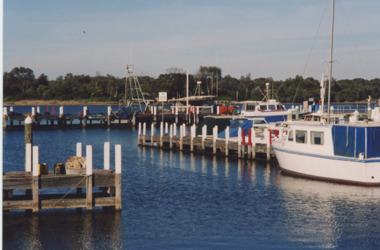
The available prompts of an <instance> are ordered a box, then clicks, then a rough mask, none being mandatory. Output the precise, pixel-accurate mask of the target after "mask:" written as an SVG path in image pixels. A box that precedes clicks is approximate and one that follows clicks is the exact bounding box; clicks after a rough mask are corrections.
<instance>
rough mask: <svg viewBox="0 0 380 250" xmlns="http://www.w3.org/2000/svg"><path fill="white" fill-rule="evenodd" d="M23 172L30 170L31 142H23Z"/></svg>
mask: <svg viewBox="0 0 380 250" xmlns="http://www.w3.org/2000/svg"><path fill="white" fill-rule="evenodd" d="M25 172H32V144H31V143H27V144H25Z"/></svg>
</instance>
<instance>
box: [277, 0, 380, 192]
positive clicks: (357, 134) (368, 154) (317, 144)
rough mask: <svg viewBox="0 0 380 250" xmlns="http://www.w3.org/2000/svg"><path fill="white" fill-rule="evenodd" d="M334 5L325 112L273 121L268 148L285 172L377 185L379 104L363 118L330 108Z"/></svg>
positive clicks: (379, 172) (379, 177)
mask: <svg viewBox="0 0 380 250" xmlns="http://www.w3.org/2000/svg"><path fill="white" fill-rule="evenodd" d="M334 5H335V1H334V0H332V25H331V27H332V29H331V30H332V32H331V42H330V45H331V46H330V61H329V63H330V65H329V66H330V67H329V81H328V82H329V92H328V105H327V113H324V112H323V110H321V111H320V112H319V113H315V114H313V116H310V119H309V118H306V119H303V120H297V121H294V120H291V121H286V122H282V123H278V124H276V126H275V128H274V129H278V130H279V136H278V137H277V138H275V139H274V140H273V143H272V147H273V149H274V152H275V155H276V158H277V160H278V163H279V166H280V168H281V169H282V171H284V172H285V173H289V174H292V175H297V176H302V177H306V178H312V179H318V180H324V181H331V182H337V183H346V184H354V185H363V186H380V143H379V141H380V106H377V107H375V108H374V110H373V111H371V112H368V117H367V118H366V119H359V112H354V113H352V114H350V115H349V116H348V117H347V116H346V118H345V119H344V118H343V119H342V116H340V117H339V116H334V115H333V114H331V111H330V89H331V75H332V62H333V60H332V50H333V38H332V37H333V20H334ZM321 90H322V89H321ZM322 94H324V91H321V95H322ZM369 110H370V109H369Z"/></svg>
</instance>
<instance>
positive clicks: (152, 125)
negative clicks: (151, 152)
mask: <svg viewBox="0 0 380 250" xmlns="http://www.w3.org/2000/svg"><path fill="white" fill-rule="evenodd" d="M150 145H151V146H153V145H154V123H152V124H151V125H150Z"/></svg>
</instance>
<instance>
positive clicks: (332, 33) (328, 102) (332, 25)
mask: <svg viewBox="0 0 380 250" xmlns="http://www.w3.org/2000/svg"><path fill="white" fill-rule="evenodd" d="M334 7H335V0H332V8H331V40H330V60H329V66H330V67H329V94H328V95H329V96H328V101H327V117H328V123H330V105H331V102H330V99H331V76H332V63H333V41H334Z"/></svg>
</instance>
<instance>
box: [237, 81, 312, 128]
mask: <svg viewBox="0 0 380 250" xmlns="http://www.w3.org/2000/svg"><path fill="white" fill-rule="evenodd" d="M263 95H264V94H263ZM241 104H242V109H241V111H240V116H241V117H243V118H264V119H265V120H266V121H267V122H268V123H270V122H279V121H286V120H287V117H288V114H289V113H291V115H292V116H293V117H295V116H296V115H300V116H302V115H304V114H306V113H307V111H304V110H299V109H298V110H295V109H294V110H287V109H286V108H285V107H284V105H282V104H281V103H280V102H279V101H277V100H275V99H270V94H269V83H266V94H265V95H264V99H263V100H262V101H244V102H241Z"/></svg>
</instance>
